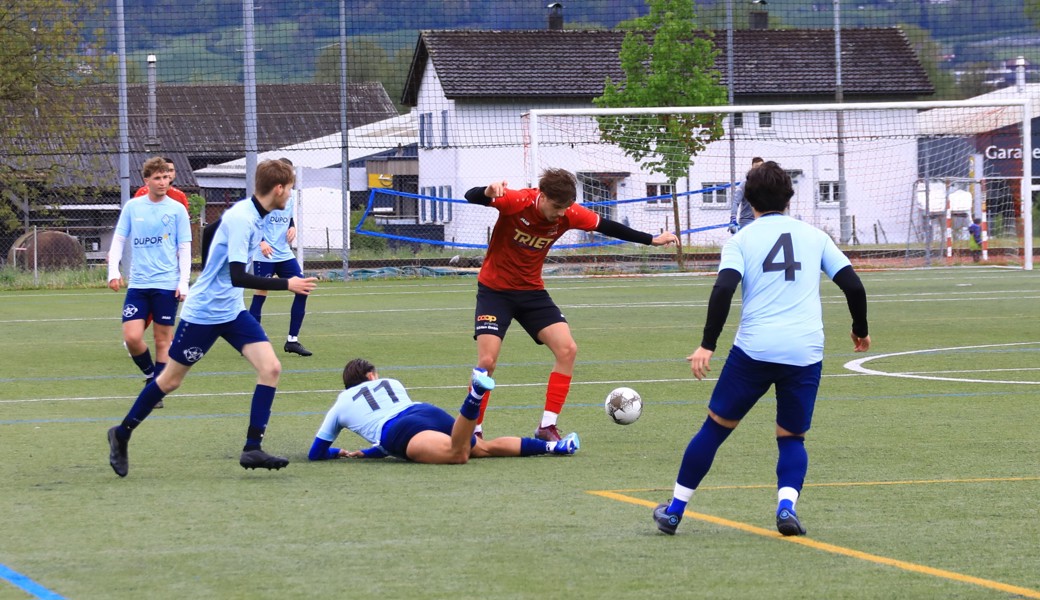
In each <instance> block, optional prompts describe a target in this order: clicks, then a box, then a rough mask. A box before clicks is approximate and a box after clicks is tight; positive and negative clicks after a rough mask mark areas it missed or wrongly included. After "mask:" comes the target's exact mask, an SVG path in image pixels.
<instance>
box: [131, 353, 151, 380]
mask: <svg viewBox="0 0 1040 600" xmlns="http://www.w3.org/2000/svg"><path fill="white" fill-rule="evenodd" d="M131 358H133V359H134V364H135V365H137V368H138V369H141V372H142V373H144V376H145V377H154V376H155V375H156V373H155V365H154V364H152V353H151V352H149V351H148V348H145V349H144V352H142V353H141V354H138V355H137V356H132V357H131Z"/></svg>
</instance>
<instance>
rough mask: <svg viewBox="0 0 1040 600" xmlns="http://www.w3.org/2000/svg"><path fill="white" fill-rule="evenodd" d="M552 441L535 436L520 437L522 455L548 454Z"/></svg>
mask: <svg viewBox="0 0 1040 600" xmlns="http://www.w3.org/2000/svg"><path fill="white" fill-rule="evenodd" d="M550 444H551V442H546V441H545V440H537V439H535V438H520V456H538V455H540V454H548V453H549V447H550Z"/></svg>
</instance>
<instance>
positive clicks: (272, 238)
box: [249, 158, 313, 356]
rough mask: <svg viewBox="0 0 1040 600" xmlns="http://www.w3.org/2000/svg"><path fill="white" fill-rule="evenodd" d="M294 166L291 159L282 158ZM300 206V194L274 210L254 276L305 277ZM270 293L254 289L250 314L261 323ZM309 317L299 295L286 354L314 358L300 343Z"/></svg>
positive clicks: (291, 314)
mask: <svg viewBox="0 0 1040 600" xmlns="http://www.w3.org/2000/svg"><path fill="white" fill-rule="evenodd" d="M279 160H281V161H282V162H284V163H285V164H287V165H289V166H290V167H291V166H292V161H290V160H289V159H288V158H281V159H279ZM295 207H296V195H295V194H293V195H292V196H290V197H289V202H288V203H286V205H285V208H283V209H281V210H272V211H271V212H270V213H268V214H267V216H266V217H264V239H262V240H260V249H259V251H258V252H257V255H256V256H255V257H254V258H253V274H254V275H256V276H257V277H283V278H289V277H303V269H301V268H300V263H299V262H298V261H297V260H296V255H295V254H293V251H292V243H293V242H294V241H296V222H295V220H294V219H293V212H294V210H295ZM266 300H267V290H254V291H253V300H252V302H250V303H249V313H250V314H252V315H253V318H255V319H256V320H257V322H260V318H261V315H262V313H263V308H264V302H265V301H266ZM306 314H307V294H296V295H295V296H294V297H293V303H292V308H291V309H290V312H289V335H288V336H287V337H286V338H285V345H284V346H283V347H282V349H283V350H285V351H286V352H293V353H295V354H299V355H300V356H310V355H311V354H313V352H311V351H310V350H308V349H307V348H305V347H304V345H303V344H301V343H300V338H299V335H300V328H301V327H303V318H304V316H306Z"/></svg>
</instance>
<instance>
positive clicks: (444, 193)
mask: <svg viewBox="0 0 1040 600" xmlns="http://www.w3.org/2000/svg"><path fill="white" fill-rule="evenodd" d="M439 192H440V193H439V195H440V197H441V198H443V199H444V202H442V203H441V222H442V223H448V222H450V221H451V218H452V216H454V212H455V211H454V208H455V205H454V204H452V203H451V202H448V200H451V186H450V185H442V186H441V187H440V190H439Z"/></svg>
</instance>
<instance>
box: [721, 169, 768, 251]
mask: <svg viewBox="0 0 1040 600" xmlns="http://www.w3.org/2000/svg"><path fill="white" fill-rule="evenodd" d="M761 164H762V157H761V156H756V157H754V158H752V159H751V168H752V169H754V168H755V167H757V166H759V165H761ZM745 187H747V178H746V177H745V180H744V183H742V184H741V185H739V186H737V187H736V188H735V189H734V190H733V202H731V203H730V207H729V228H728V229H729V232H730V233H736V232H738V231H740V230H741V229H743V228H744V227H747V226H748V225H749V224H750V223H751V222H752V221H754V220H755V213H754V211H753V210H752V209H751V204H750V203H748V201H747V200H745V199H744V188H745Z"/></svg>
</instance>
